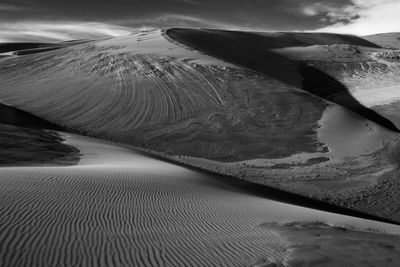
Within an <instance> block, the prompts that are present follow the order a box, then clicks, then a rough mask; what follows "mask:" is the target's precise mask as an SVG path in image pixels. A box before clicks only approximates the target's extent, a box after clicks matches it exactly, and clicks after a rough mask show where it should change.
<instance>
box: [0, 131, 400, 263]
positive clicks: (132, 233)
mask: <svg viewBox="0 0 400 267" xmlns="http://www.w3.org/2000/svg"><path fill="white" fill-rule="evenodd" d="M65 138H66V139H67V141H66V142H67V144H69V145H73V146H75V147H77V148H78V149H79V150H80V151H81V153H82V154H83V157H82V160H81V162H80V164H79V165H77V166H73V167H26V168H1V169H0V191H1V193H0V266H243V265H245V266H249V265H253V264H254V265H255V264H259V266H260V265H261V264H267V263H276V264H278V265H279V264H286V263H290V261H291V259H292V251H291V249H289V248H290V246H291V241H290V240H289V238H288V237H287V235H286V234H282V235H280V234H279V229H280V228H279V227H278V228H279V229H277V226H276V225H279V224H285V223H295V222H303V223H306V224H307V222H308V223H317V222H318V223H322V224H328V225H333V226H341V227H345V228H346V227H347V228H351V229H353V231H355V232H357V234H356V237H354V238H355V239H356V240H358V239H361V240H363V238H364V235H363V232H358V231H372V232H374V233H375V235H377V236H380V237H381V238H384V237H385V236H386V234H400V228H399V227H398V226H392V225H388V224H384V223H378V222H373V221H368V220H362V219H357V218H352V217H348V216H342V215H337V214H331V213H327V212H321V211H316V210H312V209H307V208H302V207H298V206H294V205H289V204H283V203H279V202H276V201H271V200H268V199H265V198H262V197H257V196H252V195H249V194H247V193H244V192H241V191H239V190H238V189H235V188H232V187H230V186H229V185H228V184H226V183H224V182H223V181H221V180H219V178H218V177H215V176H209V175H205V174H200V173H196V172H193V171H191V170H188V169H185V168H182V167H177V166H175V165H172V164H169V163H165V162H162V161H159V160H155V159H152V158H149V157H146V156H143V155H141V154H138V153H136V152H135V151H133V150H132V149H130V148H129V147H126V146H117V145H114V144H111V143H106V142H99V141H96V140H94V139H89V138H83V137H78V136H73V135H66V136H65ZM268 224H271V225H273V227H269V226H268ZM282 227H283V230H284V231H285V230H286V228H285V227H287V226H282ZM310 231H311V232H312V230H310ZM310 231H309V232H310ZM290 236H291V235H290ZM387 242H388V243H389V244H391V245H392V246H397V245H396V244H397V242H398V238H397V237H396V236H390V241H387ZM300 243H301V242H300ZM345 243H346V242H345ZM330 246H331V247H332V248H334V249H335V250H338V251H340V250H341V248H342V246H341V245H340V246H338V245H337V244H330ZM368 247H372V248H374V246H373V245H371V246H368V244H367V248H368ZM296 253H297V252H296ZM385 253H386V252H385ZM393 255H394V256H397V255H398V252H397V251H395V252H393V254H390V256H392V257H393ZM346 260H347V262H350V263H351V262H352V261H353V260H354V259H352V258H351V257H349V258H348V259H346ZM261 266H262V265H261ZM272 266H273V265H272Z"/></svg>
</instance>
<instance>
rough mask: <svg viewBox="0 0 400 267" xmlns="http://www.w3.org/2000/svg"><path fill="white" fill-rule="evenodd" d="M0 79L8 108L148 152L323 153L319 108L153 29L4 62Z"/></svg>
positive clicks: (226, 156) (220, 155) (214, 155)
mask: <svg viewBox="0 0 400 267" xmlns="http://www.w3.org/2000/svg"><path fill="white" fill-rule="evenodd" d="M0 79H1V80H2V86H1V88H0V99H2V100H3V101H6V102H7V103H9V104H10V105H13V106H16V107H19V108H21V109H23V110H25V111H28V112H31V113H32V114H35V115H37V116H40V117H42V118H45V119H47V120H49V121H51V122H53V123H56V124H59V125H63V126H66V127H68V128H70V129H73V130H75V131H78V132H80V133H84V134H88V135H93V136H96V137H103V138H107V139H111V140H118V141H122V142H125V143H130V144H134V145H136V146H141V147H145V148H149V149H152V150H157V151H164V152H168V153H171V154H183V155H190V156H198V157H206V158H211V159H217V160H223V161H229V160H238V159H239V160H243V159H248V158H253V157H273V158H276V157H281V156H290V155H291V154H293V153H300V152H315V151H318V150H320V149H321V145H320V144H319V143H318V140H317V138H316V137H317V136H316V132H315V127H317V125H318V120H319V119H320V118H321V116H322V112H323V110H324V108H325V105H326V104H325V103H324V101H322V100H320V99H317V98H314V97H312V96H310V95H308V94H306V93H304V92H301V91H299V90H296V88H293V86H290V85H287V84H285V83H282V82H280V81H277V80H274V79H270V78H268V77H264V76H262V75H260V74H257V73H255V72H253V71H249V70H247V69H244V68H240V67H234V66H233V65H232V64H229V63H226V62H223V61H221V60H218V59H215V58H213V57H210V56H207V55H204V54H201V53H199V52H196V51H193V50H192V49H191V48H187V47H183V46H182V45H180V44H177V43H176V42H175V41H172V40H170V39H169V38H168V37H166V36H165V35H162V33H161V31H149V32H140V33H137V34H132V35H130V36H126V37H118V38H113V39H109V40H104V41H98V42H91V43H86V44H80V45H76V46H72V47H69V48H64V49H59V50H56V51H50V52H47V53H41V54H35V55H26V56H21V57H16V58H9V59H4V61H3V62H2V64H1V65H0ZM277 143H279V144H286V146H285V147H283V146H280V147H278V146H276V145H275V144H277Z"/></svg>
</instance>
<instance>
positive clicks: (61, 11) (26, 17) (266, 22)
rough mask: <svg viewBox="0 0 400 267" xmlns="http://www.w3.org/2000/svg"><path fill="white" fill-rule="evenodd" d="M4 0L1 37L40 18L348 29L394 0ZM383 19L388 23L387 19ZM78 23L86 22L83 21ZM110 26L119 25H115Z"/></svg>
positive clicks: (136, 25) (64, 22)
mask: <svg viewBox="0 0 400 267" xmlns="http://www.w3.org/2000/svg"><path fill="white" fill-rule="evenodd" d="M10 1H11V0H10ZM10 1H8V2H7V1H4V0H0V30H1V29H2V30H3V35H1V34H2V33H1V32H0V39H1V37H3V38H2V39H3V40H4V39H6V38H5V37H4V36H5V34H4V33H5V32H7V27H9V25H13V24H16V23H18V25H22V26H21V27H20V28H21V29H22V28H24V27H28V26H29V25H31V27H32V28H36V29H40V31H37V32H36V34H40V33H41V32H44V31H46V30H45V28H46V27H44V26H43V25H46V23H47V24H48V25H49V28H51V29H53V28H52V27H50V26H51V25H52V24H53V25H59V26H60V25H61V26H62V25H66V26H67V25H78V24H79V23H81V24H82V23H83V24H85V25H87V23H97V24H96V25H103V26H102V27H103V28H107V27H108V28H112V29H115V28H113V27H114V26H115V25H118V26H123V27H131V28H142V27H146V28H151V27H157V28H160V27H172V26H188V27H218V28H228V29H249V30H266V31H268V30H270V31H293V30H308V31H310V30H317V29H321V28H323V29H327V30H331V29H337V28H338V27H343V26H346V25H361V26H359V27H355V26H354V28H355V30H354V31H358V30H359V29H360V28H361V27H363V26H362V25H368V24H367V22H369V21H370V18H372V17H373V15H372V12H373V11H372V10H374V9H378V10H380V9H379V8H380V6H383V5H385V9H382V14H384V12H387V11H385V10H391V5H393V4H394V3H396V2H398V0H103V1H98V0H69V1H65V0H35V1H34V2H32V0H12V2H10ZM388 3H389V4H388ZM371 6H372V7H371ZM376 6H378V8H377V7H376ZM396 7H397V6H396ZM370 10H371V12H370ZM361 22H362V24H361ZM371 24H372V23H371ZM38 25H39V26H38ZM106 25H108V26H106ZM387 25H390V20H389V19H387ZM61 26H60V27H61ZM62 27H64V26H62ZM385 27H386V26H385ZM11 28H12V27H11ZM80 29H82V30H83V29H87V27H86V26H83V27H81V28H80ZM341 29H342V28H341ZM28 30H29V29H26V31H28ZM105 31H108V30H105ZM8 32H10V31H8ZM116 32H121V31H120V29H118V30H117V31H116ZM44 34H45V33H44ZM49 36H50V35H49ZM52 36H54V37H56V36H59V37H61V36H62V32H57V33H56V34H55V33H54V31H53V33H52Z"/></svg>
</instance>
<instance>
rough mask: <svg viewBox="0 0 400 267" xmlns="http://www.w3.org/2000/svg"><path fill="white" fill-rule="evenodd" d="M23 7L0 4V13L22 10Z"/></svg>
mask: <svg viewBox="0 0 400 267" xmlns="http://www.w3.org/2000/svg"><path fill="white" fill-rule="evenodd" d="M23 9H24V8H23V7H20V6H17V5H11V4H1V3H0V11H19V10H23Z"/></svg>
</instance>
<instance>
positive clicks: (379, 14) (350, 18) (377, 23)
mask: <svg viewBox="0 0 400 267" xmlns="http://www.w3.org/2000/svg"><path fill="white" fill-rule="evenodd" d="M352 2H353V5H352V6H351V7H350V8H348V9H347V10H343V11H342V12H337V14H338V16H342V18H344V19H345V20H341V21H340V20H339V21H336V22H335V23H333V25H330V26H327V27H323V28H321V29H319V30H318V31H326V32H336V33H349V34H356V35H368V34H375V33H382V32H399V31H400V14H399V12H400V1H399V0H352Z"/></svg>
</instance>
